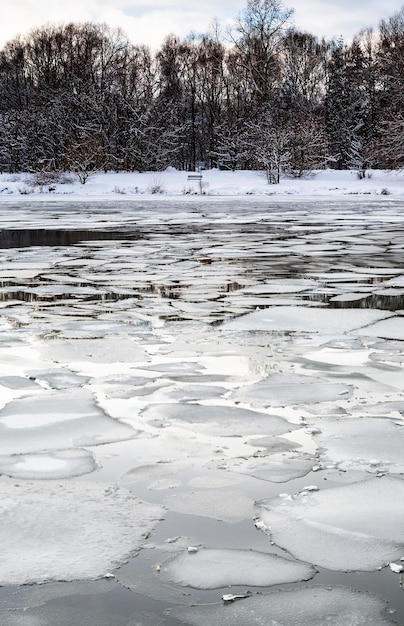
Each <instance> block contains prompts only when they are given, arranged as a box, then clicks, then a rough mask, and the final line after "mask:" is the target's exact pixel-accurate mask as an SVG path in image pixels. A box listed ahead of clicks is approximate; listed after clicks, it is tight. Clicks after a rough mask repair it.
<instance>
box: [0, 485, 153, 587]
mask: <svg viewBox="0 0 404 626" xmlns="http://www.w3.org/2000/svg"><path fill="white" fill-rule="evenodd" d="M162 516H163V509H162V508H161V507H160V506H158V505H154V504H147V503H145V502H143V501H141V500H139V499H138V498H136V497H135V496H133V495H132V494H131V493H130V492H128V491H127V490H126V489H123V488H118V487H116V486H115V485H98V484H96V483H74V482H65V483H60V482H55V481H52V482H50V481H49V482H46V483H32V482H27V483H19V484H1V485H0V544H1V546H2V554H1V570H0V585H23V584H27V583H35V582H46V581H51V580H66V581H68V580H77V579H85V578H98V577H102V576H104V575H106V574H107V573H108V572H109V571H110V570H111V569H114V568H116V567H117V566H118V565H119V564H120V563H122V562H124V561H125V560H126V559H128V558H129V557H130V556H131V555H132V554H133V553H134V552H135V551H136V550H138V549H139V548H140V547H141V546H142V544H143V542H144V538H145V536H147V534H148V533H150V532H151V530H152V529H153V528H154V526H155V525H156V524H157V522H158V521H159V519H161V517H162Z"/></svg>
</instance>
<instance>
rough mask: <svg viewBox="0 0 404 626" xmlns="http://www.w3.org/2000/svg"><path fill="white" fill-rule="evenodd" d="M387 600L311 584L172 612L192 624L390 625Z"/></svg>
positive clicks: (244, 625)
mask: <svg viewBox="0 0 404 626" xmlns="http://www.w3.org/2000/svg"><path fill="white" fill-rule="evenodd" d="M386 608H387V607H386V603H385V602H384V601H383V600H381V599H380V598H379V597H378V596H375V595H373V594H371V593H367V592H360V591H354V590H352V589H347V588H344V587H335V588H330V587H317V586H314V587H308V588H305V589H293V590H288V591H274V592H272V593H268V594H265V595H252V596H250V597H248V598H245V599H244V600H240V601H239V602H234V603H232V604H229V605H226V606H225V605H223V604H211V605H205V606H198V607H192V608H189V607H181V608H179V607H178V608H175V609H172V610H170V615H173V617H176V618H177V619H179V620H180V621H181V622H182V623H184V624H190V625H191V626H212V624H221V626H246V625H247V624H248V626H263V625H264V624H265V625H268V626H303V624H304V626H318V625H319V624H327V626H348V624H349V626H360V625H362V624H366V626H388V625H393V624H395V623H396V622H395V621H394V620H393V619H392V620H390V619H389V618H388V616H387V615H386Z"/></svg>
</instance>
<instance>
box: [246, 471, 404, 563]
mask: <svg viewBox="0 0 404 626" xmlns="http://www.w3.org/2000/svg"><path fill="white" fill-rule="evenodd" d="M258 504H259V506H260V507H261V513H260V520H261V521H262V522H263V523H264V524H265V526H266V528H267V529H268V531H267V532H269V533H270V534H271V538H272V540H273V541H274V542H275V543H276V544H277V545H279V546H282V547H283V548H284V549H286V550H287V551H288V552H289V553H291V554H293V556H294V557H295V558H297V559H300V560H302V561H305V562H307V563H313V564H315V565H319V566H321V567H326V568H328V569H332V570H344V571H350V570H362V571H372V570H376V569H377V568H378V567H382V566H383V565H385V564H386V563H388V562H389V561H394V560H396V559H399V558H400V557H401V556H402V555H403V553H404V532H403V526H402V519H403V515H404V481H403V480H402V479H401V478H391V477H387V476H385V477H381V478H371V479H369V480H365V481H362V482H359V483H354V484H350V485H343V486H341V487H335V488H332V489H325V490H321V491H318V492H315V493H309V494H308V493H304V494H300V495H297V496H295V497H293V498H287V499H282V498H271V499H269V500H266V501H261V502H260V503H258ZM388 511H391V514H388V513H387V512H388Z"/></svg>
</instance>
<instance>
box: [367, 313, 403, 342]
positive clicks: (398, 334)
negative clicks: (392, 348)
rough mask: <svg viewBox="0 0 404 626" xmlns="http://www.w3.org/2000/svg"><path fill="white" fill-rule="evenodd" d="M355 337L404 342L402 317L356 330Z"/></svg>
mask: <svg viewBox="0 0 404 626" xmlns="http://www.w3.org/2000/svg"><path fill="white" fill-rule="evenodd" d="M355 335H359V336H361V337H380V338H381V339H400V340H404V317H403V316H399V315H397V316H395V317H392V318H391V319H385V320H380V321H378V322H376V323H374V324H372V325H370V326H367V327H366V328H361V329H358V330H356V331H355Z"/></svg>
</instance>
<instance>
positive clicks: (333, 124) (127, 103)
mask: <svg viewBox="0 0 404 626" xmlns="http://www.w3.org/2000/svg"><path fill="white" fill-rule="evenodd" d="M292 15H293V10H292V9H287V8H285V7H284V6H283V4H282V3H281V2H280V1H279V0H248V1H247V4H246V7H245V9H244V10H243V11H242V12H241V13H240V14H239V15H238V16H237V18H236V19H235V24H234V27H233V28H232V30H231V31H226V32H224V30H223V29H222V28H221V26H220V24H218V23H217V22H216V23H213V24H212V28H211V30H210V32H209V33H206V34H195V33H191V34H190V35H189V36H188V37H187V38H185V39H179V38H178V37H177V36H176V35H175V34H170V35H168V36H167V37H166V39H165V41H164V42H163V43H162V45H161V46H160V48H159V49H158V50H156V51H151V49H150V48H149V47H148V46H147V45H134V44H132V43H131V42H130V41H129V40H128V38H127V37H126V36H125V34H124V33H123V32H122V31H121V30H117V29H112V28H110V27H108V26H107V25H99V24H93V23H70V24H64V25H47V26H44V27H42V28H39V29H36V30H33V31H32V32H30V33H28V34H26V35H21V36H19V37H18V38H16V39H14V40H11V41H9V42H8V43H7V44H6V45H5V46H4V48H3V49H2V50H1V51H0V170H1V171H2V172H10V173H15V172H21V171H23V172H66V171H70V172H77V173H79V174H80V173H82V174H83V182H85V178H86V175H87V174H88V173H90V172H93V171H99V170H105V171H108V170H116V171H119V170H123V171H145V170H152V171H153V170H154V171H160V170H163V169H165V168H167V167H168V166H171V167H175V168H178V169H183V170H193V169H195V167H197V166H198V164H199V166H200V167H207V168H208V167H209V168H210V167H219V168H220V169H226V168H231V169H259V170H263V171H265V172H266V174H267V178H268V182H269V183H277V182H279V179H280V176H281V175H289V176H295V177H299V176H303V175H305V174H307V173H309V172H311V171H312V170H314V169H322V168H336V169H347V168H353V169H355V170H357V172H358V175H359V176H360V177H361V176H365V175H366V172H367V170H368V169H369V168H381V169H397V168H401V167H403V164H404V111H403V106H404V7H403V8H402V9H401V10H400V11H399V12H398V13H396V14H395V15H392V16H391V17H390V18H389V19H386V20H383V21H382V22H381V23H380V24H379V27H378V30H377V32H375V31H372V30H370V29H369V30H365V31H363V32H361V33H358V35H357V36H356V37H355V38H354V39H353V41H351V42H349V43H346V42H344V41H343V40H342V39H339V40H337V41H326V40H324V39H322V40H319V39H318V38H316V37H315V36H313V35H312V34H310V33H308V32H302V31H300V30H299V29H297V28H296V27H294V26H292V25H291V18H292Z"/></svg>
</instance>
